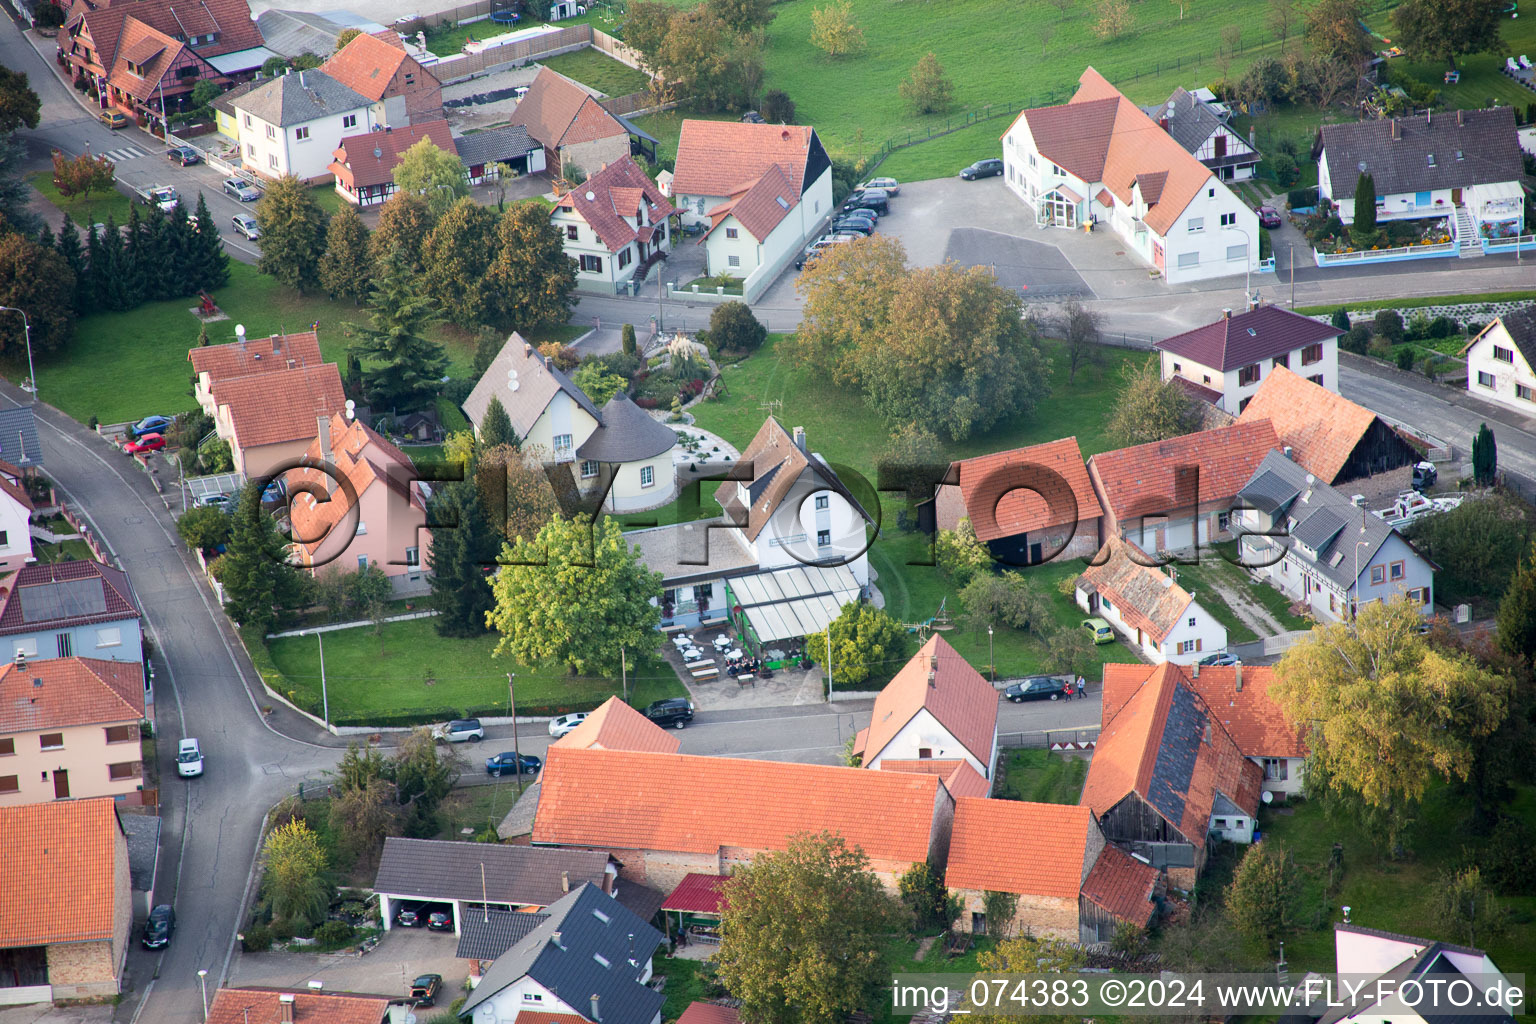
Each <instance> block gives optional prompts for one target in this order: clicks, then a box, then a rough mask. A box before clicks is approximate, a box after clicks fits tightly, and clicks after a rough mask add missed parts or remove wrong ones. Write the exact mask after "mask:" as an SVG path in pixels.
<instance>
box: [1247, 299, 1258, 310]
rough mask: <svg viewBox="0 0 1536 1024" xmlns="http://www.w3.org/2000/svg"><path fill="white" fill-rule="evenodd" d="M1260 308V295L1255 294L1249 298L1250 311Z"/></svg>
mask: <svg viewBox="0 0 1536 1024" xmlns="http://www.w3.org/2000/svg"><path fill="white" fill-rule="evenodd" d="M1258 308H1259V297H1258V296H1257V295H1255V296H1254V297H1253V298H1251V299H1249V300H1248V311H1249V312H1250V313H1251V312H1253V311H1254V310H1256V309H1258Z"/></svg>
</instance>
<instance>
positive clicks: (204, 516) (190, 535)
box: [176, 506, 230, 551]
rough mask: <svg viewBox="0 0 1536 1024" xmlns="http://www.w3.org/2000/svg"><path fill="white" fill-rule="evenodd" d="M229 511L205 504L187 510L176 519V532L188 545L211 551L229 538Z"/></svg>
mask: <svg viewBox="0 0 1536 1024" xmlns="http://www.w3.org/2000/svg"><path fill="white" fill-rule="evenodd" d="M229 530H230V518H229V513H227V512H225V511H224V510H223V509H221V508H214V507H212V506H205V507H203V508H194V509H190V510H188V512H187V513H186V514H185V515H183V516H182V517H181V518H180V519H178V520H176V532H177V533H179V534H181V539H182V540H184V541H186V542H187V546H188V547H193V548H201V549H202V550H204V551H211V550H213V549H214V548H216V547H218V546H219V545H220V544H223V543H224V542H225V541H227V540H229Z"/></svg>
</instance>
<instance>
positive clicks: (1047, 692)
mask: <svg viewBox="0 0 1536 1024" xmlns="http://www.w3.org/2000/svg"><path fill="white" fill-rule="evenodd" d="M1066 691H1067V687H1066V684H1065V683H1063V682H1062V681H1061V680H1060V679H1053V678H1051V677H1050V676H1027V677H1025V678H1024V679H1020V680H1019V681H1018V682H1016V683H1010V684H1009V685H1008V688H1007V689H1006V690H1004V691H1003V696H1004V697H1007V698H1008V699H1009V700H1011V701H1013V703H1015V704H1022V703H1024V702H1025V701H1027V700H1058V699H1060V697H1061V695H1062V694H1063V693H1065V692H1066Z"/></svg>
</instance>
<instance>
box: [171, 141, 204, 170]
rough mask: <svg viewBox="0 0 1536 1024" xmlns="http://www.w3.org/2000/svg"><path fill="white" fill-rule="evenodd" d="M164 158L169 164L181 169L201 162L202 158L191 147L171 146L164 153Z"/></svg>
mask: <svg viewBox="0 0 1536 1024" xmlns="http://www.w3.org/2000/svg"><path fill="white" fill-rule="evenodd" d="M165 158H166V159H167V160H169V161H170V162H171V163H173V164H180V165H181V166H183V167H190V166H192V165H193V164H200V163H202V162H203V158H202V157H201V156H199V155H198V152H197V150H195V149H193V148H192V147H191V146H172V147H171V148H170V149H168V150H166V151H165Z"/></svg>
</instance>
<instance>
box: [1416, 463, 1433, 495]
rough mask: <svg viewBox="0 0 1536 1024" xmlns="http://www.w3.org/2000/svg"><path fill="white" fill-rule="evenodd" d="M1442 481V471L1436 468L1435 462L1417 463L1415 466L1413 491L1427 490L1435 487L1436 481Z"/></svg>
mask: <svg viewBox="0 0 1536 1024" xmlns="http://www.w3.org/2000/svg"><path fill="white" fill-rule="evenodd" d="M1439 479H1440V471H1439V470H1438V469H1436V468H1435V464H1434V463H1433V462H1416V463H1414V464H1413V489H1414V490H1416V491H1422V490H1426V489H1428V488H1430V487H1433V486H1435V481H1436V480H1439Z"/></svg>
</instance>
